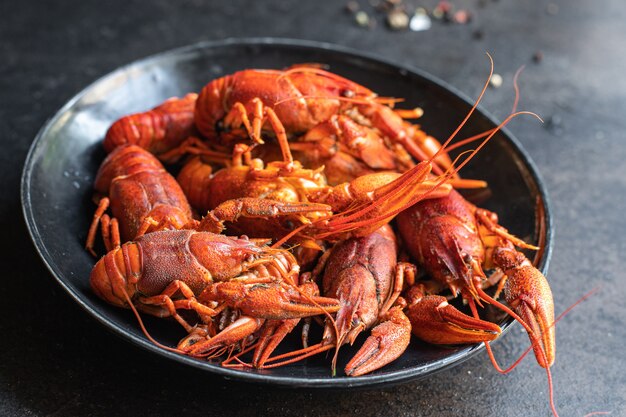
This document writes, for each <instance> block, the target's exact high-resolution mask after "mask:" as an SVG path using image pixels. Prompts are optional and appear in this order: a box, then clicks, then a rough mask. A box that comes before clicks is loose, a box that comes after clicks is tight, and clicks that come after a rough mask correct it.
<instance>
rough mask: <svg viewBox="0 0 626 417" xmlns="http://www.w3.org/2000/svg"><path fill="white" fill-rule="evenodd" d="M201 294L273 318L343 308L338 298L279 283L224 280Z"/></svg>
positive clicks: (307, 315) (248, 312)
mask: <svg viewBox="0 0 626 417" xmlns="http://www.w3.org/2000/svg"><path fill="white" fill-rule="evenodd" d="M201 297H203V300H204V299H206V300H212V301H217V302H219V303H226V304H227V305H228V306H229V307H231V308H236V309H239V310H241V311H242V312H243V313H244V314H246V315H249V316H252V317H260V318H264V319H271V320H285V319H295V318H303V317H309V316H316V315H318V314H323V313H335V312H337V310H339V301H338V300H336V299H334V298H328V297H320V296H313V295H308V294H306V293H303V292H298V289H297V288H294V287H291V286H284V285H280V284H278V283H262V284H246V283H245V282H235V281H229V282H220V283H217V284H213V285H212V286H211V287H209V288H208V289H207V290H205V292H204V294H203V295H201Z"/></svg>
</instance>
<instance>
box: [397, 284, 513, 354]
mask: <svg viewBox="0 0 626 417" xmlns="http://www.w3.org/2000/svg"><path fill="white" fill-rule="evenodd" d="M420 287H421V286H420V285H418V286H415V287H413V288H411V289H410V290H409V293H408V296H407V301H408V303H409V306H408V308H407V309H406V314H407V316H408V318H409V320H410V321H411V326H412V328H413V330H412V332H413V334H414V335H415V336H417V337H418V338H420V339H421V340H424V341H425V342H428V343H432V344H436V345H440V344H441V345H456V344H468V343H480V342H486V341H491V340H494V339H496V338H497V337H498V336H499V335H500V333H501V329H500V326H498V325H497V324H495V323H491V322H489V321H485V320H481V319H477V318H474V317H471V316H468V315H467V314H464V313H462V312H460V311H459V310H457V309H456V308H455V307H454V306H452V305H450V304H448V300H446V298H445V297H442V296H440V295H424V294H423V292H422V291H423V290H422V289H421V288H420Z"/></svg>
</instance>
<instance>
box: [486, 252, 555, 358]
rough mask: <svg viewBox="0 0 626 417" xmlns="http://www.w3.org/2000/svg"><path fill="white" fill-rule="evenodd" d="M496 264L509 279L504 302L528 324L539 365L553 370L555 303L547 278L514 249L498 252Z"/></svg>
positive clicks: (526, 325)
mask: <svg viewBox="0 0 626 417" xmlns="http://www.w3.org/2000/svg"><path fill="white" fill-rule="evenodd" d="M493 261H494V263H495V265H496V266H498V267H499V268H500V269H502V271H503V272H504V274H505V275H506V276H507V280H506V282H505V284H504V298H505V300H506V302H507V303H508V304H509V306H511V308H512V309H513V310H514V311H515V312H516V313H517V314H518V315H519V317H520V318H521V320H522V321H523V322H524V323H523V324H525V326H524V327H525V328H526V330H527V331H528V336H529V338H530V341H531V343H532V346H533V350H534V352H535V357H536V358H537V362H538V363H539V365H540V366H541V367H543V368H547V367H550V366H552V364H553V363H554V359H555V356H556V353H555V352H556V343H555V331H554V303H553V300H552V291H551V290H550V285H548V281H547V279H546V277H545V276H544V275H543V274H542V273H541V271H539V270H538V269H537V268H535V267H534V266H533V265H532V263H531V262H530V261H529V260H528V258H526V256H524V254H522V253H521V252H518V251H516V250H515V249H513V248H508V247H506V248H504V247H501V248H497V249H496V250H495V251H494V253H493Z"/></svg>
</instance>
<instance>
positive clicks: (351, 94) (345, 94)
mask: <svg viewBox="0 0 626 417" xmlns="http://www.w3.org/2000/svg"><path fill="white" fill-rule="evenodd" d="M340 94H341V96H342V97H347V98H352V97H354V91H352V90H349V89H345V90H342V91H341V93H340Z"/></svg>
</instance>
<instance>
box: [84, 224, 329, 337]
mask: <svg viewBox="0 0 626 417" xmlns="http://www.w3.org/2000/svg"><path fill="white" fill-rule="evenodd" d="M298 274H299V266H298V264H297V263H296V261H295V259H294V258H293V255H291V253H290V252H288V251H286V250H282V249H271V248H269V247H267V246H265V242H259V241H252V240H248V239H246V238H235V237H229V236H223V235H216V234H214V233H209V232H195V231H192V230H171V231H169V230H168V231H161V232H153V233H149V234H146V235H144V236H142V237H141V238H139V239H137V240H136V241H134V242H129V243H126V244H124V245H122V246H121V247H119V248H116V249H114V250H112V251H110V252H109V253H107V254H106V255H105V256H104V257H103V258H102V259H100V260H99V261H98V263H96V265H95V266H94V268H93V270H92V271H91V278H90V279H91V287H92V289H93V290H94V292H95V293H96V294H97V295H98V296H99V297H101V298H102V299H104V300H105V301H107V302H109V303H111V304H113V305H116V306H119V307H127V308H136V309H137V310H140V311H142V312H145V313H148V314H151V315H154V316H157V317H169V316H171V317H174V318H175V319H176V320H177V321H178V322H179V323H180V324H181V325H182V326H183V327H184V328H185V330H187V332H191V331H192V329H193V326H191V325H190V324H189V323H187V321H186V320H185V319H184V318H183V317H181V316H180V315H179V314H178V310H179V309H187V310H194V311H195V312H196V313H198V315H199V317H200V320H203V321H204V320H206V321H207V322H209V321H210V318H212V317H214V316H216V315H217V314H218V313H219V312H220V311H222V310H223V309H224V308H225V307H228V306H230V307H233V308H238V309H239V310H241V311H242V312H243V313H244V314H246V315H248V316H253V317H257V318H270V319H285V318H294V317H305V316H307V315H309V316H312V315H317V314H321V313H324V312H325V311H327V312H335V311H337V309H338V308H339V304H338V301H337V300H334V299H331V298H326V297H308V296H302V295H301V294H300V293H298V292H297V291H292V290H290V288H292V287H294V286H295V285H296V282H297V281H296V279H297V277H298ZM223 284H230V285H229V291H219V289H220V288H221V287H222V286H223ZM259 284H265V285H259ZM215 287H216V288H215ZM203 292H210V293H211V294H213V295H215V294H217V296H213V297H211V298H212V299H213V300H214V301H215V302H214V303H211V304H210V305H209V304H208V303H206V304H205V303H202V302H200V301H198V299H197V298H200V299H201V298H202V294H203ZM246 295H247V296H249V297H251V298H252V299H253V300H255V301H256V302H255V303H252V302H245V299H246V297H245V296H246ZM266 311H267V312H269V313H268V314H269V315H268V314H265V315H264V312H266ZM276 312H280V313H278V314H277V313H276Z"/></svg>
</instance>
